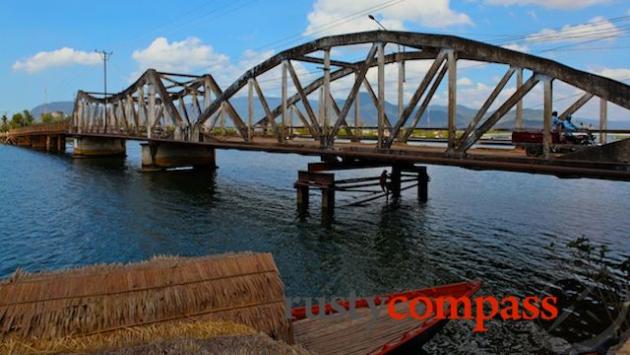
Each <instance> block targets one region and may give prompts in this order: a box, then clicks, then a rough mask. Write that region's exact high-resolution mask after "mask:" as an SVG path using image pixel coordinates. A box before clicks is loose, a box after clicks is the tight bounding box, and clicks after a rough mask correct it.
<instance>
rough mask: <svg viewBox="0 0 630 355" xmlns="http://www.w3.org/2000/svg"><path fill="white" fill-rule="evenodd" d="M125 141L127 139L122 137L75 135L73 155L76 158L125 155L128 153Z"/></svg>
mask: <svg viewBox="0 0 630 355" xmlns="http://www.w3.org/2000/svg"><path fill="white" fill-rule="evenodd" d="M125 143H126V141H125V140H124V139H121V138H104V137H98V138H96V137H75V139H74V150H73V152H72V156H73V157H74V158H92V157H116V156H119V157H124V156H126V153H127V150H126V146H125Z"/></svg>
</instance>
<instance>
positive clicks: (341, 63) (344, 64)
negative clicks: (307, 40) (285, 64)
mask: <svg viewBox="0 0 630 355" xmlns="http://www.w3.org/2000/svg"><path fill="white" fill-rule="evenodd" d="M291 59H293V60H297V61H300V62H308V63H315V64H322V65H323V64H324V60H323V59H321V58H315V57H310V56H307V55H301V56H297V57H295V58H291ZM330 64H331V65H334V66H336V67H341V68H352V69H356V68H357V65H356V64H355V63H349V62H344V61H341V60H331V61H330Z"/></svg>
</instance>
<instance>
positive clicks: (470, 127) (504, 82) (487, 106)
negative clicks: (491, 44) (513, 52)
mask: <svg viewBox="0 0 630 355" xmlns="http://www.w3.org/2000/svg"><path fill="white" fill-rule="evenodd" d="M515 70H516V69H515V68H513V67H510V68H509V69H508V70H507V72H505V74H503V77H502V78H501V80H499V82H498V83H497V85H496V86H495V87H494V89H493V90H492V92H491V93H490V96H488V98H487V99H486V101H485V102H484V103H483V105H481V108H480V109H479V111H477V113H476V114H475V117H473V119H472V120H471V121H470V123H468V127H466V130H465V131H464V134H462V136H461V137H460V138H459V140H458V143H457V146H459V145H461V143H462V142H463V141H465V140H466V139H467V138H468V136H470V134H471V133H472V131H473V130H474V129H475V127H477V125H478V124H479V122H480V121H481V119H482V118H483V117H484V116H485V115H486V113H487V112H488V110H489V109H490V106H492V104H493V103H494V101H495V100H496V99H497V97H499V94H500V93H501V91H503V88H504V87H505V85H507V83H508V81H510V79H511V78H512V75H513V74H514V71H515ZM519 102H523V100H519ZM517 105H518V103H517Z"/></svg>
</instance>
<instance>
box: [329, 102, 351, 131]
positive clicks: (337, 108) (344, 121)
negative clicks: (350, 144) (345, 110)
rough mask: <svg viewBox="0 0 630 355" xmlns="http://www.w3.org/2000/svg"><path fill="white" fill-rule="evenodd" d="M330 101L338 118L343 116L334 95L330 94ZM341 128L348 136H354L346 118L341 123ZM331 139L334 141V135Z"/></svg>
mask: <svg viewBox="0 0 630 355" xmlns="http://www.w3.org/2000/svg"><path fill="white" fill-rule="evenodd" d="M329 99H330V104H331V106H332V109H333V111H335V114H336V115H337V117H339V116H340V115H341V110H340V109H339V105H337V100H335V98H334V97H333V96H332V93H330V94H329ZM341 126H342V127H343V128H344V129H345V131H346V134H347V135H348V136H352V135H353V134H354V133H352V130H351V129H350V126H349V125H348V122H347V120H346V118H345V117H344V119H343V120H342V121H341ZM330 137H331V139H332V137H334V135H331V136H330ZM331 142H332V141H331Z"/></svg>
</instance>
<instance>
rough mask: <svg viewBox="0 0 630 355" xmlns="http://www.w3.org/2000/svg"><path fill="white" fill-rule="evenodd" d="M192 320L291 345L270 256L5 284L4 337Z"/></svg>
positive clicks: (89, 271) (19, 278)
mask: <svg viewBox="0 0 630 355" xmlns="http://www.w3.org/2000/svg"><path fill="white" fill-rule="evenodd" d="M187 320H193V321H194V320H203V321H208V320H217V321H231V322H235V323H241V324H245V325H248V326H250V327H252V328H254V329H257V330H259V331H262V332H264V333H267V334H269V335H271V336H272V337H274V338H277V339H282V340H285V341H287V342H292V339H290V331H289V329H290V323H289V321H288V320H287V319H286V317H285V306H284V285H283V284H282V281H281V280H280V277H279V275H278V270H277V268H276V265H275V263H274V261H273V258H272V256H271V254H266V253H265V254H252V253H243V254H231V255H222V256H212V257H200V258H179V257H159V258H154V259H152V260H150V261H147V262H143V263H138V264H129V265H104V266H91V267H86V268H82V269H75V270H67V271H63V272H54V273H45V274H30V275H28V274H27V275H24V274H19V273H16V275H14V276H13V277H12V278H11V279H9V280H5V281H3V282H2V283H0V337H6V336H12V337H20V338H38V339H52V338H61V337H66V336H81V335H93V334H101V333H106V332H111V331H115V330H118V329H122V328H126V327H133V326H139V325H150V324H160V323H164V322H174V321H175V322H177V321H187Z"/></svg>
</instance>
